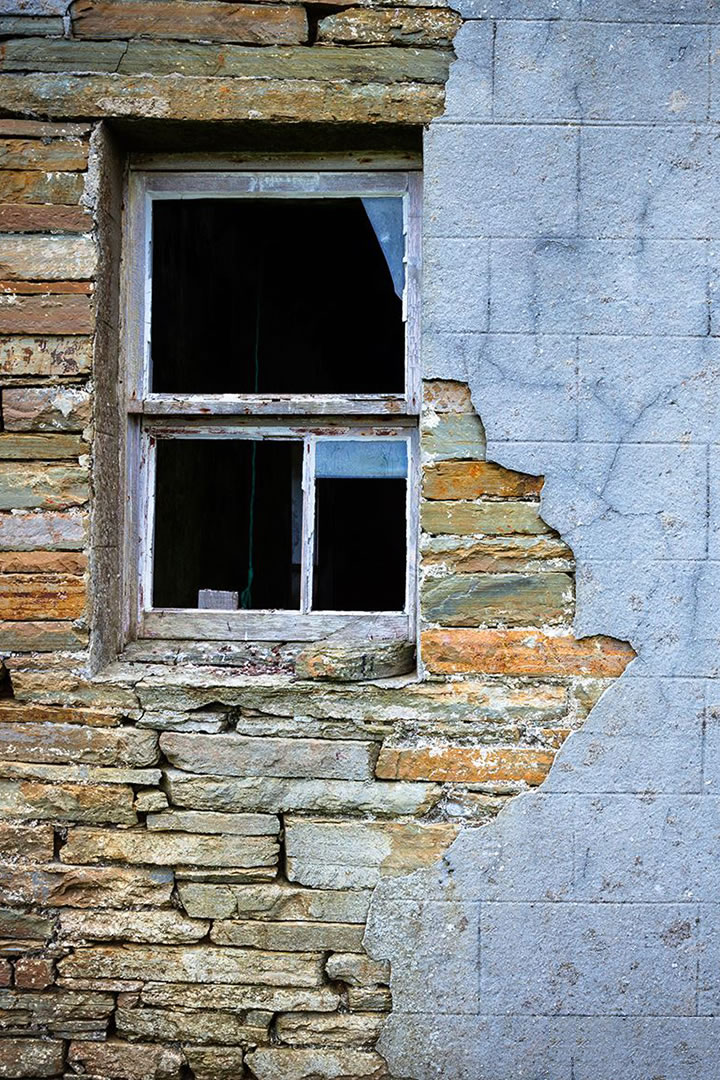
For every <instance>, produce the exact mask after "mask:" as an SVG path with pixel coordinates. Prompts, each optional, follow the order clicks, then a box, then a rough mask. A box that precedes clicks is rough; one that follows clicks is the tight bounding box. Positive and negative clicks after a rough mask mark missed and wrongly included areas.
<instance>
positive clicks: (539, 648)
mask: <svg viewBox="0 0 720 1080" xmlns="http://www.w3.org/2000/svg"><path fill="white" fill-rule="evenodd" d="M421 651H422V658H423V662H424V663H425V665H426V667H427V668H428V670H429V671H431V672H433V673H434V674H438V675H441V674H446V675H450V674H460V673H467V674H470V673H476V674H477V673H479V672H483V674H485V675H528V676H543V675H582V676H591V677H595V678H617V676H619V675H621V674H622V673H623V671H624V670H625V668H626V666H627V665H628V664H629V663H630V661H631V660H632V659H633V657H634V655H635V653H634V651H633V649H632V648H631V647H630V646H629V645H628V644H627V643H626V642H624V641H616V640H615V639H614V638H607V637H601V636H594V637H586V638H582V639H578V638H576V637H574V636H573V635H572V634H569V633H566V632H562V631H557V632H556V633H553V634H545V633H543V632H542V631H541V630H474V629H448V630H425V631H424V632H423V634H422V640H421Z"/></svg>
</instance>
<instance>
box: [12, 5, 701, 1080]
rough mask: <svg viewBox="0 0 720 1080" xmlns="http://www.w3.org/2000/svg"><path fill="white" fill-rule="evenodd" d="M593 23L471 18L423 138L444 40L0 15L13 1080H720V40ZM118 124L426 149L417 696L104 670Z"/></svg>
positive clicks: (336, 17) (680, 15) (686, 16)
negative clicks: (716, 349)
mask: <svg viewBox="0 0 720 1080" xmlns="http://www.w3.org/2000/svg"><path fill="white" fill-rule="evenodd" d="M668 6H669V7H671V8H672V9H673V11H672V18H671V21H672V20H675V21H676V22H677V23H678V24H679V25H672V26H668V25H665V24H666V23H667V21H668V18H669V15H668ZM584 9H585V10H584V11H583V12H582V13H581V12H580V10H579V0H553V2H548V3H545V2H544V0H534V3H532V4H531V5H528V4H527V3H526V4H523V5H520V4H517V3H514V2H512V0H507V2H506V3H503V2H502V0H498V3H497V4H496V5H495V6H487V5H480V4H475V5H472V4H470V3H467V4H466V10H464V11H463V15H464V16H465V17H466V18H467V20H468V21H467V23H466V25H465V26H463V27H462V29H461V31H460V33H459V35H458V37H457V39H456V50H457V52H458V60H457V61H456V62H455V64H454V66H453V69H452V76H451V79H450V82H449V84H448V87H447V111H446V114H445V116H444V117H443V118H442V119H440V120H433V118H435V117H437V116H438V114H439V113H440V111H441V110H442V107H443V97H444V85H443V84H444V81H445V78H446V73H447V66H448V63H449V60H450V53H449V46H450V42H451V39H452V36H453V34H454V33H455V30H456V29H457V27H458V25H459V23H460V19H459V17H457V16H456V15H455V14H453V13H452V12H450V11H449V10H447V9H446V8H444V7H439V6H437V5H435V4H430V3H426V4H424V5H422V6H421V5H418V4H416V3H408V4H406V5H402V6H398V7H397V8H391V7H388V6H386V5H384V4H372V3H370V4H364V5H357V6H353V5H351V4H335V5H333V7H332V8H330V9H328V8H323V7H322V5H309V6H308V7H307V8H305V7H304V6H303V5H298V4H288V5H282V4H279V3H277V4H276V3H269V4H260V5H252V4H241V3H215V2H213V0H196V2H177V3H173V4H167V3H164V2H163V0H155V2H153V3H148V2H145V3H143V2H138V0H134V2H130V0H128V2H120V0H117V2H113V3H111V2H100V0H98V2H88V0H76V2H75V3H74V4H72V5H71V6H70V8H68V4H67V3H66V2H65V0H7V2H6V3H4V4H3V5H1V6H0V33H2V34H3V35H5V38H6V40H5V41H4V43H3V45H2V49H1V50H0V102H1V106H0V107H1V108H2V110H3V112H4V114H5V115H6V116H7V117H9V118H8V119H5V120H2V121H0V230H2V232H1V234H0V266H1V271H0V280H1V281H2V285H1V286H0V287H1V288H2V296H1V297H0V335H1V336H0V372H1V373H2V379H3V390H2V410H3V431H2V433H1V434H0V457H1V458H2V460H1V461H0V500H1V506H0V575H2V578H1V584H2V585H3V590H2V600H1V601H0V603H1V604H2V609H1V612H2V613H1V615H0V617H1V618H2V623H1V624H0V634H1V636H0V649H2V652H3V655H4V656H5V657H6V667H7V672H8V678H7V680H6V682H5V683H4V692H5V694H6V695H7V696H6V697H5V698H3V700H2V701H0V744H1V745H2V750H0V819H1V820H0V841H1V844H2V855H1V856H0V858H1V859H2V862H0V907H1V908H2V910H0V981H1V982H3V983H4V988H3V989H0V1027H1V1029H2V1031H3V1037H1V1038H0V1076H7V1077H24V1078H35V1077H45V1076H60V1075H63V1074H67V1075H76V1074H78V1073H84V1074H85V1075H87V1076H94V1077H99V1078H102V1080H144V1078H148V1080H190V1078H191V1077H194V1078H195V1080H240V1078H241V1077H243V1076H248V1077H250V1076H252V1077H256V1078H257V1080H275V1078H277V1080H323V1078H328V1080H329V1078H332V1077H334V1078H346V1080H353V1078H358V1077H374V1078H379V1077H384V1076H394V1077H398V1078H399V1077H404V1078H415V1080H420V1078H424V1077H441V1076H442V1077H447V1078H448V1080H450V1078H453V1080H455V1078H457V1080H460V1078H462V1080H465V1078H470V1077H472V1078H473V1080H484V1078H487V1080H489V1078H490V1077H492V1078H493V1080H498V1078H500V1080H515V1078H532V1080H540V1078H543V1080H571V1078H573V1080H602V1078H603V1077H607V1078H608V1080H610V1078H611V1077H612V1078H613V1080H614V1078H615V1077H616V1076H617V1075H623V1076H624V1077H625V1078H635V1077H637V1078H638V1080H651V1078H652V1080H655V1078H656V1077H659V1076H662V1077H667V1078H668V1080H670V1078H672V1080H691V1078H692V1080H705V1077H708V1078H709V1077H711V1076H713V1075H714V1074H713V1072H712V1064H706V1062H708V1061H711V1055H710V1051H711V1049H712V1046H713V1040H714V1039H715V1038H716V1035H717V1031H716V1029H714V1025H715V1023H716V1022H715V1021H714V1020H713V1019H712V1013H713V1011H716V1009H715V1005H716V998H717V987H716V985H715V981H716V971H715V969H716V967H717V965H716V963H715V959H716V956H717V941H716V933H714V925H715V924H714V923H713V921H712V912H713V907H712V904H713V902H714V900H715V897H714V895H713V894H712V892H711V882H712V880H713V879H712V868H713V844H714V843H716V841H717V836H718V816H717V811H716V799H714V797H713V784H714V783H715V782H717V777H716V775H715V773H716V772H717V769H716V767H715V762H716V761H717V759H718V753H717V747H716V746H715V745H714V743H715V741H716V740H715V735H716V733H715V732H714V730H713V726H714V721H713V715H714V713H713V705H714V699H713V698H712V696H711V695H710V696H709V697H708V696H707V695H706V690H705V685H706V679H707V677H709V676H710V675H711V674H712V673H713V668H712V664H713V654H712V648H713V646H714V645H715V641H714V639H713V631H712V616H713V611H712V595H713V593H712V580H711V571H712V565H713V564H712V562H711V561H709V558H708V553H709V557H710V559H711V558H712V553H713V538H712V522H713V519H712V516H710V517H708V512H709V510H710V511H711V510H712V507H711V506H710V507H708V499H709V496H708V494H707V491H708V477H710V480H712V462H713V458H712V453H711V450H712V447H711V443H712V441H713V438H714V437H715V430H714V425H715V420H716V418H715V415H714V411H713V399H712V375H713V357H712V356H711V355H710V353H711V352H712V349H713V340H714V339H713V337H712V329H713V324H712V283H713V260H714V259H715V254H714V250H713V243H712V237H713V236H714V235H715V234H716V233H717V228H716V227H715V224H714V220H713V215H716V214H717V207H716V202H715V201H714V199H713V186H712V183H713V182H712V155H713V147H714V144H713V142H712V136H711V135H710V133H709V126H708V127H703V122H705V123H706V124H707V122H708V121H709V119H710V118H711V113H710V112H709V109H711V108H712V104H710V105H709V104H708V87H709V85H710V74H711V67H710V55H711V54H710V39H711V34H710V30H709V29H708V23H710V22H714V21H715V20H716V19H717V18H718V17H719V16H718V15H717V14H716V12H715V8H714V5H713V4H712V3H711V2H710V0H708V2H707V3H700V0H694V2H688V3H684V4H682V5H680V4H677V5H675V4H673V3H671V4H669V5H668V4H664V5H656V4H655V3H653V2H652V0H646V2H643V3H639V2H638V3H636V4H635V5H634V10H633V12H632V17H631V19H630V21H629V22H627V24H625V23H623V21H622V20H623V19H624V18H626V17H627V11H625V13H624V12H623V6H621V5H619V4H617V5H613V4H612V3H608V2H607V0H606V3H605V4H604V5H603V7H602V10H600V9H599V5H598V7H597V8H596V5H595V4H594V3H593V2H592V0H584ZM675 9H677V10H675ZM581 14H582V16H583V18H582V19H581V18H580V15H581ZM600 19H604V20H610V21H606V22H600V21H598V20H600ZM548 20H552V21H548ZM642 20H644V22H643V21H642ZM308 46H310V47H308ZM710 100H711V102H712V100H714V99H712V97H711V99H710ZM118 118H121V119H122V120H123V122H128V121H138V122H139V121H155V122H157V121H158V120H168V121H173V122H175V123H178V122H181V121H193V122H197V121H207V122H209V123H210V122H211V123H216V122H218V121H224V120H246V119H248V118H253V119H255V120H258V121H271V122H274V123H277V122H282V123H284V124H285V123H287V122H289V121H292V122H294V121H308V120H313V121H322V122H324V123H341V124H344V123H347V122H352V123H358V124H364V125H367V124H368V123H373V124H375V123H378V124H383V125H387V124H404V125H408V124H427V123H429V122H430V121H433V123H432V126H431V128H430V131H429V134H428V136H427V139H426V174H427V197H426V202H427V205H426V228H425V267H426V275H425V300H424V310H425V338H424V357H425V375H426V382H425V387H424V408H423V415H422V419H421V427H422V438H423V449H424V480H423V483H424V493H423V494H424V503H423V509H422V530H423V531H422V537H421V551H422V575H421V576H422V580H421V589H420V595H421V602H422V613H423V637H422V660H423V665H424V666H423V669H422V670H423V677H422V678H419V677H416V676H409V677H405V678H403V679H398V680H388V681H384V682H377V683H370V684H349V683H342V682H323V683H318V682H314V681H311V680H303V679H298V678H297V677H296V676H295V675H294V672H293V665H294V659H295V656H296V655H297V652H298V647H297V646H294V645H293V644H291V643H290V644H283V645H280V646H278V647H276V648H268V647H266V646H262V645H255V646H253V645H248V646H237V647H236V648H234V649H228V650H226V651H225V652H224V653H223V652H221V651H220V650H219V649H218V648H217V647H216V646H214V645H213V644H212V643H209V644H206V645H205V646H198V647H192V648H190V647H188V646H186V645H184V644H183V643H181V642H170V643H166V644H158V645H157V646H156V647H155V653H154V657H152V658H151V661H147V659H146V661H145V662H142V663H141V662H140V661H139V660H138V659H137V654H135V658H134V654H133V650H132V648H131V649H129V650H127V651H126V653H125V655H124V657H123V658H122V660H121V662H120V663H117V664H113V665H110V666H107V665H106V666H104V667H103V669H102V670H101V671H100V672H97V671H94V669H93V667H92V665H91V664H90V659H89V658H90V653H89V651H88V649H89V643H91V642H92V639H96V638H97V636H98V630H99V625H98V622H97V620H96V618H95V617H94V615H93V612H97V611H98V610H102V608H103V607H104V606H107V605H110V606H112V604H113V603H116V602H117V601H116V599H115V592H114V588H113V579H112V566H113V557H114V556H113V552H114V549H115V545H116V543H117V532H116V531H115V530H114V524H113V522H112V521H109V522H107V523H105V522H104V521H103V522H102V523H101V525H102V527H101V528H99V527H98V525H97V522H96V527H95V529H94V530H93V533H92V536H93V537H94V539H93V543H92V546H90V543H89V539H88V538H89V536H90V535H91V534H90V531H89V516H90V512H91V510H92V508H93V506H94V499H93V494H94V486H93V485H94V477H96V476H97V475H98V473H97V469H98V464H99V463H100V462H104V464H103V466H102V474H103V476H104V477H106V478H107V477H108V476H109V475H112V473H111V472H108V468H107V463H108V462H112V461H113V456H114V458H115V461H117V449H116V434H117V430H118V426H119V421H118V417H117V413H116V411H115V410H114V406H113V404H112V402H111V401H110V399H109V398H108V397H106V396H105V395H104V393H98V387H99V386H106V385H107V382H108V380H107V372H108V368H110V370H111V371H112V370H113V369H112V365H113V364H114V362H115V352H116V340H117V311H116V307H115V304H116V291H115V286H114V282H113V270H112V266H113V262H114V258H115V255H114V252H113V247H112V243H113V242H112V239H111V238H112V235H113V231H114V229H115V227H116V225H117V218H118V214H119V205H118V201H117V188H116V187H115V188H114V187H113V185H112V183H111V182H110V180H111V177H112V173H113V161H112V160H111V159H115V160H116V162H117V161H120V160H121V151H122V145H121V144H120V142H116V143H115V146H114V148H113V147H112V145H111V143H112V140H111V139H109V137H108V136H107V134H105V133H104V132H103V131H101V130H100V127H99V122H100V121H103V120H110V121H113V120H116V119H118ZM183 130H184V129H183ZM217 130H218V129H217V128H212V129H210V134H209V135H208V136H207V137H206V138H205V139H204V140H203V142H204V145H205V147H207V144H208V141H209V142H210V143H212V138H213V137H214V135H213V132H215V131H217ZM365 130H367V128H366V129H365ZM153 134H155V135H158V137H159V136H160V129H159V128H158V127H154V128H153V129H152V130H150V129H148V130H147V132H146V134H145V137H144V138H145V142H144V145H145V146H147V144H148V140H149V139H151V138H152V137H153ZM196 137H197V128H194V129H193V135H192V136H188V139H187V142H186V145H185V149H188V150H192V149H193V148H194V147H193V144H192V138H196ZM224 137H225V136H224ZM244 137H245V136H244V135H243V134H241V133H238V135H237V139H238V143H237V149H238V150H239V151H243V150H244V149H245V146H244V144H243V141H242V140H243V138H244ZM313 149H315V150H316V149H317V147H316V146H314V147H313ZM89 161H90V168H89V169H88V162H89ZM109 238H110V239H109ZM98 258H99V263H98V261H97V260H98ZM98 265H99V271H98ZM468 386H469V387H470V388H471V390H472V401H473V403H474V406H475V409H473V407H472V405H471V403H470V398H469V396H468V391H467V387H468ZM475 410H476V411H475ZM478 413H479V414H480V416H482V417H483V420H484V421H485V422H486V429H487V435H488V440H489V441H488V445H487V454H486V449H485V434H484V432H483V428H482V425H481V424H480V421H479V420H478V415H477V414H478ZM3 447H4V449H2V448H3ZM488 458H489V459H491V460H490V461H488V460H487V459H488ZM496 463H497V464H496ZM542 474H546V475H547V482H546V484H545V487H544V488H543V489H542V500H543V502H542V517H541V516H540V490H541V483H540V481H539V480H538V479H537V478H538V476H540V475H542ZM105 482H107V481H105ZM711 486H712V485H711ZM545 522H550V526H552V527H550V526H548V525H547V524H545ZM106 524H107V531H105V528H106ZM555 530H559V531H560V532H562V535H563V538H564V539H560V536H559V532H558V531H555ZM570 545H571V546H572V549H573V550H574V551H575V554H576V555H577V558H578V572H577V575H576V570H575V562H574V559H573V554H572V550H571V548H570ZM90 563H91V564H92V565H93V566H94V567H95V574H94V576H93V578H92V585H90V575H89V574H88V565H89V564H90ZM575 588H577V592H578V611H577V618H576V621H575V628H574V630H573V628H572V620H573V615H574V612H575V597H574V592H575ZM580 634H589V635H595V636H591V637H586V638H583V639H582V640H580V639H579V635H580ZM609 634H612V635H615V637H614V638H610V637H608V636H607V635H609ZM597 635H603V636H597ZM626 639H627V640H630V641H632V643H633V645H634V646H635V647H636V649H637V650H638V652H639V653H640V656H639V659H637V660H635V661H634V663H633V664H632V666H631V668H630V669H629V670H628V671H627V672H626V673H625V675H624V676H623V678H622V680H621V681H620V682H619V683H616V684H615V686H614V687H613V688H612V689H610V690H609V691H608V692H607V693H606V694H605V696H604V697H603V699H602V701H601V703H600V704H599V705H598V706H597V707H596V708H595V709H594V710H593V712H592V714H591V716H590V719H589V721H588V722H587V724H586V726H585V727H584V728H583V730H582V731H579V732H578V731H577V729H579V728H581V727H582V726H583V723H584V721H585V719H586V716H587V714H588V710H589V709H590V708H591V707H592V706H593V704H594V703H595V702H596V701H597V700H598V698H599V696H600V694H601V693H602V691H603V690H604V689H605V688H606V687H607V686H608V685H609V684H610V683H611V682H612V681H613V680H614V679H616V678H617V676H618V675H620V674H621V673H622V671H623V670H624V668H625V666H626V664H627V663H628V661H629V660H630V659H631V657H632V655H633V653H632V650H631V649H630V647H629V646H628V645H626V644H624V641H625V640H626ZM95 648H96V655H97V654H98V653H99V654H106V653H107V644H104V645H103V646H102V648H100V649H99V650H98V648H97V644H96V642H95ZM144 655H145V656H146V657H147V655H148V654H147V652H146V653H145V654H144ZM573 731H575V732H576V733H575V734H573V736H572V738H571V739H570V741H569V742H568V743H566V744H565V746H564V748H563V749H562V750H561V752H560V754H559V756H558V757H557V759H556V765H555V766H554V767H553V769H552V771H551V772H550V775H549V776H548V771H549V769H550V765H551V763H552V761H553V759H554V758H555V755H556V753H557V750H558V747H559V746H560V745H561V744H562V743H563V740H564V739H565V737H566V736H567V735H568V734H569V733H570V732H573ZM546 778H547V779H546ZM543 781H544V784H543V787H542V791H541V793H539V794H523V793H527V792H529V791H530V790H531V789H532V788H536V787H537V786H538V785H539V784H540V783H541V782H543ZM513 796H519V797H518V798H513ZM505 804H509V805H507V806H506V808H505V809H504V810H503V811H502V813H501V815H500V817H499V818H498V819H497V820H496V821H495V822H494V823H493V824H487V823H488V822H489V821H491V820H492V819H493V818H494V816H495V815H496V814H497V813H498V811H499V810H500V809H501V807H503V806H504V805H505ZM713 815H715V816H714V817H713ZM458 833H459V836H458ZM455 837H457V839H455ZM453 841H454V844H453ZM450 845H452V847H450ZM449 847H450V851H449V852H448V853H447V854H445V855H444V853H445V852H446V851H447V849H448V848H449ZM418 867H426V868H427V869H425V870H420V871H418V870H417V868H418ZM409 872H412V873H409ZM385 877H390V878H391V879H392V880H391V881H389V883H388V884H387V886H385V885H383V884H382V880H383V878H385ZM379 882H380V884H378V883H379ZM373 890H374V899H372V908H371V924H370V932H369V935H368V937H367V941H368V944H369V946H370V949H371V952H372V954H373V955H374V956H375V957H376V958H377V959H375V960H371V959H370V958H369V957H368V956H367V954H366V953H365V952H364V950H363V932H364V925H365V922H366V918H367V912H368V908H369V906H370V903H371V898H372V896H373ZM478 943H479V944H478ZM387 959H390V960H391V962H392V963H391V967H392V975H390V970H389V968H388V965H387V963H386V961H387ZM478 975H479V978H478ZM389 978H391V980H392V1007H393V1012H392V1014H391V1016H390V1020H389V1021H388V1024H387V1026H386V1027H385V1029H384V1032H383V1034H382V1038H381V1042H380V1045H379V1049H380V1051H381V1053H378V1051H377V1049H375V1043H376V1040H377V1038H378V1035H379V1034H380V1031H381V1028H382V1026H383V1021H384V1018H385V1017H386V1015H387V1013H388V1011H389V1009H390V1005H391V998H390V992H389V990H388V980H389ZM386 1062H387V1064H386ZM603 1070H605V1071H603Z"/></svg>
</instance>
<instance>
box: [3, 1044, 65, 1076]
mask: <svg viewBox="0 0 720 1080" xmlns="http://www.w3.org/2000/svg"><path fill="white" fill-rule="evenodd" d="M63 1058H64V1043H62V1042H60V1041H58V1040H52V1041H50V1040H46V1039H9V1038H3V1039H2V1041H1V1042H0V1076H2V1077H16V1076H17V1077H22V1076H28V1075H31V1076H34V1077H45V1076H58V1075H59V1074H60V1072H61V1071H62V1068H63Z"/></svg>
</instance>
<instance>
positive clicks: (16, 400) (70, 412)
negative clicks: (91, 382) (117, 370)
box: [3, 386, 92, 431]
mask: <svg viewBox="0 0 720 1080" xmlns="http://www.w3.org/2000/svg"><path fill="white" fill-rule="evenodd" d="M91 418H92V400H91V397H90V394H89V392H88V391H87V390H84V389H80V388H76V387H69V386H48V387H35V386H28V387H25V386H22V387H17V388H12V387H11V388H10V389H8V390H5V391H4V393H3V425H4V427H5V429H6V430H7V431H82V430H83V428H85V427H87V425H88V424H89V423H90V420H91Z"/></svg>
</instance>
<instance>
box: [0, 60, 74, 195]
mask: <svg viewBox="0 0 720 1080" xmlns="http://www.w3.org/2000/svg"><path fill="white" fill-rule="evenodd" d="M31 77H32V76H28V78H31ZM3 78H12V79H16V78H23V76H17V75H7V76H0V80H1V79H3ZM17 89H18V90H19V89H20V88H19V87H17ZM1 99H2V89H1V88H0V100H1ZM5 104H6V106H8V107H10V106H9V103H8V102H6V103H5ZM16 107H17V109H18V110H19V109H24V108H26V107H27V106H25V105H23V103H22V92H20V93H19V94H18V95H17V102H16ZM83 187H84V177H83V176H81V175H80V174H79V173H74V172H51V173H48V172H41V171H40V170H37V169H30V170H21V169H2V170H0V202H30V203H63V204H68V205H70V206H73V205H76V204H77V203H79V202H80V198H81V196H82V193H83Z"/></svg>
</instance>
